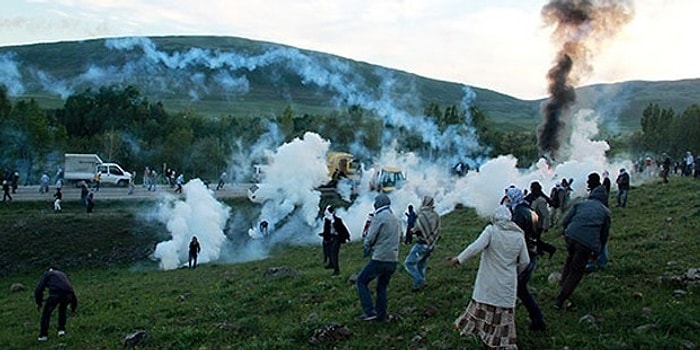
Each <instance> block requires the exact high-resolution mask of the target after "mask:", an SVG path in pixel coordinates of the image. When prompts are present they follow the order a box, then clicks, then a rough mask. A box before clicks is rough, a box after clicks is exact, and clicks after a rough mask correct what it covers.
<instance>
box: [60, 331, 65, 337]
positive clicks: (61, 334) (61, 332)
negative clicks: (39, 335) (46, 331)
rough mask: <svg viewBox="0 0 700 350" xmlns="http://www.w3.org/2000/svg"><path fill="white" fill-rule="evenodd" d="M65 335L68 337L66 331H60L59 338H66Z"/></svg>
mask: <svg viewBox="0 0 700 350" xmlns="http://www.w3.org/2000/svg"><path fill="white" fill-rule="evenodd" d="M64 335H66V331H58V336H59V337H62V336H64Z"/></svg>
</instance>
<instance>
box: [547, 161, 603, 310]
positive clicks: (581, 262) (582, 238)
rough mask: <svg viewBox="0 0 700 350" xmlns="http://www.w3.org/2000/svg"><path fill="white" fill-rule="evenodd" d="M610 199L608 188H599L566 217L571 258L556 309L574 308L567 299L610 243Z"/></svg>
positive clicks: (562, 276)
mask: <svg viewBox="0 0 700 350" xmlns="http://www.w3.org/2000/svg"><path fill="white" fill-rule="evenodd" d="M596 175H597V174H596ZM606 199H607V193H606V191H605V187H603V186H598V187H595V188H593V189H592V190H591V194H590V196H589V197H588V199H586V200H584V201H583V202H579V203H576V204H575V205H574V206H573V207H572V208H571V209H570V210H569V212H568V213H567V214H566V216H565V217H564V221H563V222H562V226H563V227H564V237H565V240H566V250H567V252H568V255H567V257H566V261H565V262H564V267H563V269H562V272H561V290H560V292H559V295H558V296H557V299H556V302H555V304H554V307H555V308H556V309H561V308H565V307H568V306H569V305H571V303H570V302H568V301H567V299H569V297H570V296H571V294H573V292H574V290H575V289H576V287H577V286H578V284H579V282H581V279H582V278H583V275H584V273H585V269H586V264H587V263H588V262H589V261H590V260H591V258H594V257H596V256H597V255H598V254H600V252H601V249H602V247H603V246H605V245H606V244H607V242H608V236H609V235H610V224H611V219H610V210H609V209H608V208H607V207H606V206H605V204H604V203H605V202H606Z"/></svg>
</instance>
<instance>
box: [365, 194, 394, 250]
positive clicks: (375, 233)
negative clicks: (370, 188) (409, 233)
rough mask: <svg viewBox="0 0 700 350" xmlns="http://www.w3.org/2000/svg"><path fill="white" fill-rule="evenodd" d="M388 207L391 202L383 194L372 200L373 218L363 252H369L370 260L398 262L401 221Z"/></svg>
mask: <svg viewBox="0 0 700 350" xmlns="http://www.w3.org/2000/svg"><path fill="white" fill-rule="evenodd" d="M390 205H391V200H389V197H388V196H387V195H385V194H383V193H382V194H380V195H378V196H377V197H376V198H375V200H374V209H375V211H374V216H373V217H372V223H371V224H370V225H369V229H368V232H367V236H366V237H365V241H364V248H365V251H366V252H371V255H372V260H377V261H386V262H397V261H399V244H400V242H401V221H399V218H397V217H396V216H395V215H394V213H393V212H392V211H391V208H390V207H389V206H390Z"/></svg>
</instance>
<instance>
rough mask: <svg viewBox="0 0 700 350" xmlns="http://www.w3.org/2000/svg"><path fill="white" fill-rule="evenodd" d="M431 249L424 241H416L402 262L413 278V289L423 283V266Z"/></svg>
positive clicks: (426, 262)
mask: <svg viewBox="0 0 700 350" xmlns="http://www.w3.org/2000/svg"><path fill="white" fill-rule="evenodd" d="M431 252H432V251H431V250H430V248H428V245H427V244H425V243H416V244H414V245H413V247H412V248H411V251H410V252H409V253H408V255H407V256H406V260H405V261H404V262H403V265H404V268H405V269H406V272H408V274H409V275H410V276H411V278H413V289H417V288H420V287H422V286H423V285H424V284H425V268H426V265H427V264H428V258H429V257H430V253H431Z"/></svg>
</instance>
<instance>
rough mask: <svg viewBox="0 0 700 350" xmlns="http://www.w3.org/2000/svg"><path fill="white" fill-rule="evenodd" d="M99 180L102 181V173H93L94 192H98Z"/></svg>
mask: <svg viewBox="0 0 700 350" xmlns="http://www.w3.org/2000/svg"><path fill="white" fill-rule="evenodd" d="M100 180H102V173H101V172H99V171H98V172H96V173H95V191H99V190H100Z"/></svg>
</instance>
